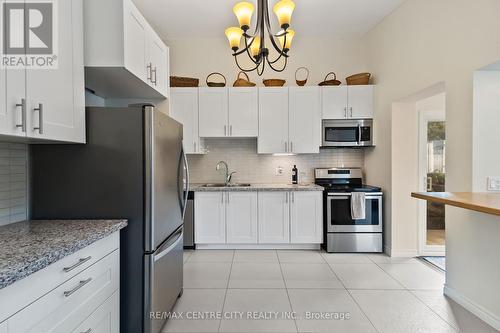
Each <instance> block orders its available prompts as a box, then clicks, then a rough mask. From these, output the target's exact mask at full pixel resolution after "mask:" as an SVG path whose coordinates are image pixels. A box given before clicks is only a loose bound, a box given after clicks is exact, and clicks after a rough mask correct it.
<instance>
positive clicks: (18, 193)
mask: <svg viewBox="0 0 500 333" xmlns="http://www.w3.org/2000/svg"><path fill="white" fill-rule="evenodd" d="M27 149H28V148H27V145H25V144H18V143H3V142H0V225H5V224H9V223H14V222H19V221H23V220H26V217H27V197H28V196H27V156H28V154H27Z"/></svg>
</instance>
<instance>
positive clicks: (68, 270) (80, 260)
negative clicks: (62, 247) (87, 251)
mask: <svg viewBox="0 0 500 333" xmlns="http://www.w3.org/2000/svg"><path fill="white" fill-rule="evenodd" d="M90 259H92V257H91V256H88V257H86V258H80V259H79V260H78V262H77V263H75V264H73V265H71V266H69V267H64V268H63V271H65V272H66V273H68V272H71V271H72V270H74V269H75V268H77V267H78V266H81V265H83V264H84V263H86V262H87V261H89V260H90Z"/></svg>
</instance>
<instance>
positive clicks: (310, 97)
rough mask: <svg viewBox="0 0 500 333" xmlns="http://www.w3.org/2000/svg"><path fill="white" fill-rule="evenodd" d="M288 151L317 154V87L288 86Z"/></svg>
mask: <svg viewBox="0 0 500 333" xmlns="http://www.w3.org/2000/svg"><path fill="white" fill-rule="evenodd" d="M288 96H289V108H288V110H289V113H288V123H289V142H290V148H289V152H291V153H294V154H319V147H320V146H321V105H320V101H321V95H320V88H319V87H290V88H289V92H288Z"/></svg>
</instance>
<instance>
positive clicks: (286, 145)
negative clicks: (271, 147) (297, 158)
mask: <svg viewBox="0 0 500 333" xmlns="http://www.w3.org/2000/svg"><path fill="white" fill-rule="evenodd" d="M285 153H288V142H286V141H285Z"/></svg>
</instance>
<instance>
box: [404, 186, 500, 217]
mask: <svg viewBox="0 0 500 333" xmlns="http://www.w3.org/2000/svg"><path fill="white" fill-rule="evenodd" d="M411 196H412V197H414V198H417V199H423V200H427V201H430V202H438V203H442V204H445V205H450V206H455V207H459V208H464V209H469V210H473V211H476V212H481V213H485V214H491V215H496V216H500V193H479V192H414V193H412V194H411Z"/></svg>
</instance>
